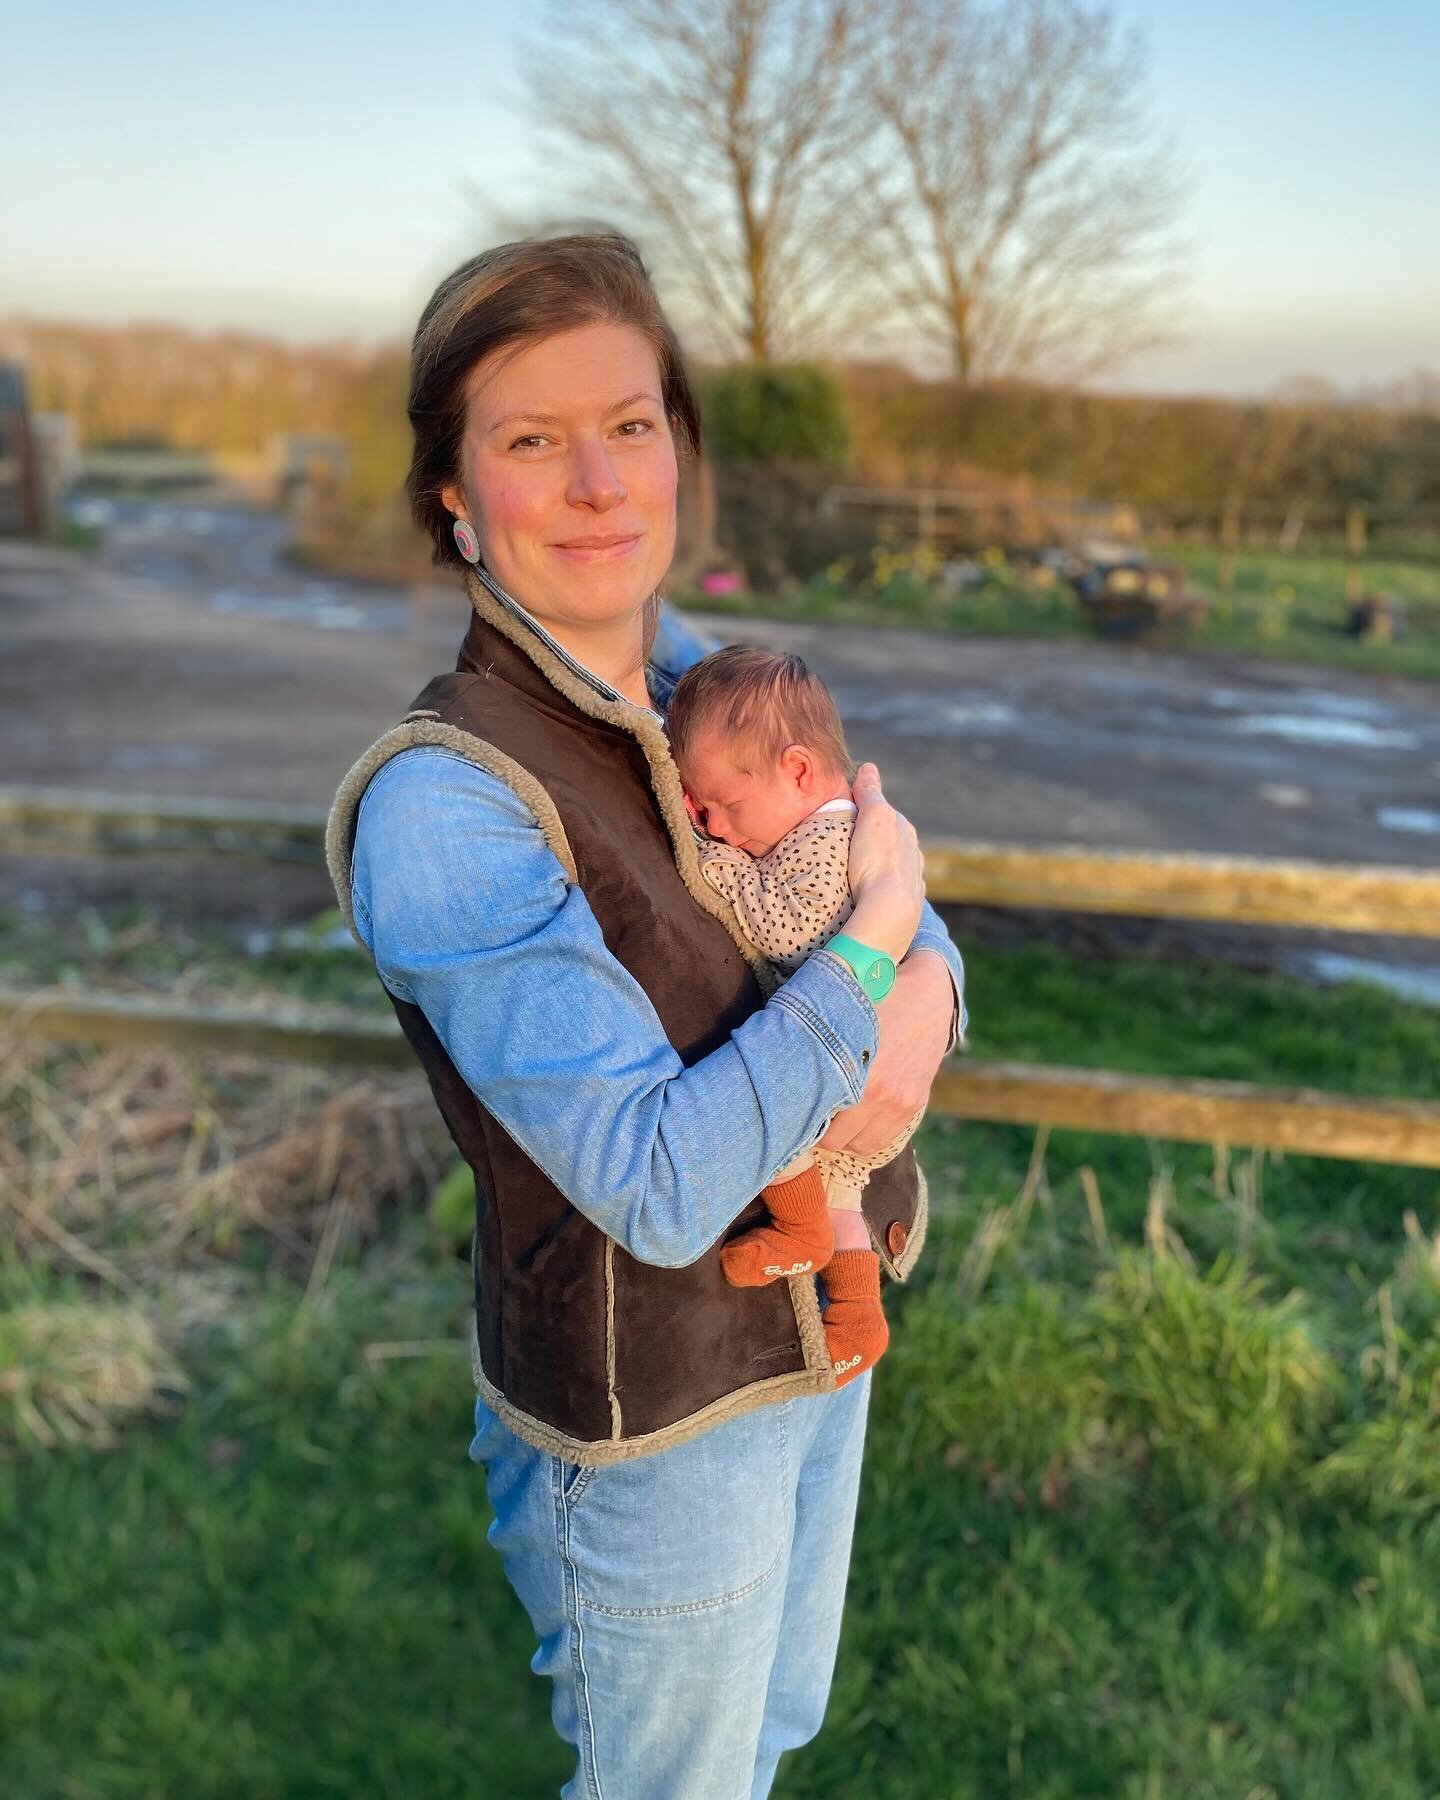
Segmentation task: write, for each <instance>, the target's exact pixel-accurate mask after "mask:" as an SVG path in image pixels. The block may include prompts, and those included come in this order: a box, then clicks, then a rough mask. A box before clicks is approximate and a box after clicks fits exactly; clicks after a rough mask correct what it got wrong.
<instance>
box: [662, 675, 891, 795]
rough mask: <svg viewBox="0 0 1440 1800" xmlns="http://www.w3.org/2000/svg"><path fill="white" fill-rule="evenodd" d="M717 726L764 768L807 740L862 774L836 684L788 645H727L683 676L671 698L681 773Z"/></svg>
mask: <svg viewBox="0 0 1440 1800" xmlns="http://www.w3.org/2000/svg"><path fill="white" fill-rule="evenodd" d="M712 724H713V725H718V726H719V727H720V728H721V729H722V730H723V731H724V732H725V733H726V734H727V736H728V737H729V738H730V739H731V741H732V744H733V745H734V746H735V750H734V754H736V755H737V756H738V755H748V756H749V757H750V758H751V759H752V760H753V764H754V766H755V767H756V768H758V769H767V770H768V769H773V768H774V766H775V765H776V763H778V762H779V760H780V757H781V753H782V752H783V751H784V750H785V749H786V748H787V746H788V745H790V744H803V745H804V746H805V748H806V749H807V750H810V751H813V752H814V754H815V755H816V756H817V757H818V758H819V759H820V760H821V761H822V762H823V763H824V764H825V765H826V767H827V769H832V770H834V771H835V773H837V774H839V775H843V776H844V777H845V779H846V780H847V781H853V780H854V779H855V764H854V763H853V762H852V761H851V759H850V752H849V751H848V750H847V749H846V748H845V731H844V727H843V726H842V725H841V723H840V714H839V713H838V712H837V710H836V707H835V702H834V701H833V700H832V699H831V698H830V690H829V689H828V688H827V687H826V686H825V683H824V682H823V681H822V680H821V679H820V677H819V676H818V675H816V674H815V673H814V672H813V671H812V670H811V669H809V668H807V667H806V665H805V663H804V661H803V660H802V659H801V658H800V657H798V656H796V655H795V654H794V652H793V651H788V650H762V649H760V648H759V647H758V646H757V645H754V644H727V645H726V647H725V648H724V649H723V650H715V651H712V653H711V654H710V655H709V656H705V657H702V658H701V659H700V661H699V662H697V663H692V664H691V666H690V667H689V668H688V669H687V670H686V671H685V673H684V674H683V675H682V676H681V677H680V680H679V681H678V682H677V684H676V687H675V692H674V694H673V695H672V696H671V699H670V708H669V711H668V713H667V715H666V729H667V731H668V733H669V737H670V751H671V754H672V755H673V756H674V758H675V761H676V764H677V765H678V766H679V768H680V769H681V771H682V773H683V771H684V768H685V759H686V756H687V755H688V753H689V752H690V750H691V749H692V748H693V747H694V744H695V740H696V739H697V737H698V736H699V735H700V733H701V732H702V731H704V730H705V729H706V728H707V727H708V726H710V725H712Z"/></svg>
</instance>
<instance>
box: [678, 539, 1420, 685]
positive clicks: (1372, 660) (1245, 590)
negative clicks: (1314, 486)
mask: <svg viewBox="0 0 1440 1800" xmlns="http://www.w3.org/2000/svg"><path fill="white" fill-rule="evenodd" d="M1148 548H1149V553H1150V555H1151V557H1152V559H1153V560H1155V561H1157V562H1176V563H1180V564H1182V565H1183V566H1184V567H1185V568H1186V569H1187V571H1188V572H1189V576H1190V583H1191V586H1192V587H1193V588H1194V589H1195V590H1196V591H1197V592H1198V593H1200V594H1204V595H1206V596H1208V597H1209V598H1210V600H1211V610H1210V614H1209V617H1208V619H1207V620H1206V621H1205V623H1204V624H1202V625H1198V626H1194V627H1182V626H1176V627H1174V628H1170V629H1167V630H1164V631H1161V632H1156V633H1154V634H1151V635H1150V636H1147V638H1146V639H1145V640H1144V641H1145V642H1147V643H1153V644H1156V645H1158V646H1163V647H1166V648H1171V649H1179V650H1199V651H1215V652H1233V653H1237V654H1242V655H1245V656H1257V657H1266V658H1274V659H1278V660H1281V661H1290V662H1313V663H1323V664H1329V665H1331V666H1334V667H1337V668H1348V669H1355V670H1360V671H1368V672H1371V673H1377V674H1392V675H1413V676H1419V677H1422V678H1426V679H1431V680H1433V679H1437V678H1440V564H1437V563H1436V562H1435V561H1434V559H1433V558H1432V559H1429V560H1426V559H1422V558H1417V559H1415V560H1407V559H1404V558H1396V559H1393V560H1388V559H1383V558H1378V557H1372V558H1368V559H1367V560H1366V562H1365V563H1364V565H1363V567H1364V583H1365V591H1366V592H1367V593H1377V594H1387V595H1390V596H1393V597H1394V598H1395V599H1396V600H1398V601H1399V602H1400V603H1401V605H1402V606H1403V607H1404V608H1405V611H1406V615H1407V624H1406V629H1405V630H1404V632H1403V633H1402V634H1401V635H1399V636H1397V638H1396V640H1395V641H1394V642H1393V643H1389V644H1381V643H1360V642H1358V641H1357V640H1356V639H1354V638H1352V637H1351V636H1349V634H1348V633H1347V631H1346V629H1345V621H1346V616H1347V611H1346V606H1345V602H1344V598H1343V596H1344V583H1345V560H1344V557H1343V556H1342V555H1340V554H1339V553H1338V552H1336V553H1323V554H1315V555H1311V554H1308V553H1306V554H1300V553H1296V554H1285V553H1282V552H1278V551H1276V552H1272V553H1267V552H1263V551H1253V550H1251V551H1240V552H1237V554H1236V557H1235V578H1234V585H1233V588H1232V590H1231V592H1230V593H1229V594H1224V593H1222V592H1221V591H1220V587H1219V579H1218V574H1219V570H1218V564H1219V556H1218V552H1216V551H1214V550H1197V549H1195V548H1193V547H1191V546H1187V545H1174V544H1163V543H1152V544H1151V545H1149V547H1148ZM933 564H934V559H933V558H927V557H925V556H924V555H919V556H917V555H915V554H912V553H907V552H902V551H885V550H877V551H876V552H875V554H874V556H872V557H871V558H870V559H869V560H868V562H866V561H865V560H863V559H862V560H861V561H858V562H854V563H848V564H837V565H836V566H835V567H834V568H833V569H832V570H831V571H830V572H829V573H827V574H826V575H823V576H818V577H816V578H815V579H814V580H813V581H811V582H809V583H806V584H800V583H797V584H795V585H794V586H793V587H791V588H790V589H788V590H787V591H786V592H784V593H782V594H777V595H760V596H757V595H735V596H733V597H726V598H716V597H702V596H700V595H691V596H688V597H687V596H681V600H682V604H686V605H690V606H693V607H694V608H696V609H697V610H699V611H709V612H722V613H732V614H737V615H744V614H753V613H756V612H762V613H764V614H765V615H766V616H775V615H779V616H782V617H788V618H807V619H832V620H834V621H836V622H837V623H843V624H853V625H883V626H891V627H893V626H896V625H908V626H910V627H913V628H917V629H923V630H929V631H956V632H960V633H970V634H973V635H983V636H998V637H1067V636H1087V637H1088V636H1091V635H1093V628H1092V626H1091V624H1090V622H1089V620H1088V619H1087V618H1086V616H1085V614H1084V612H1083V610H1082V608H1081V607H1080V605H1079V603H1078V602H1077V601H1076V600H1075V598H1074V596H1073V594H1072V593H1071V590H1070V588H1069V587H1068V586H1067V585H1066V584H1065V583H1064V582H1063V581H1055V580H1052V579H1051V578H1049V577H1048V576H1043V575H1042V576H1041V577H1040V578H1038V579H1037V577H1036V576H1035V574H1034V573H1033V572H1028V571H1027V570H1026V569H1025V568H1024V567H1023V566H1020V565H1015V566H1012V565H1011V564H1009V563H1007V562H1006V561H1005V560H1004V558H1003V557H1002V556H1001V555H1000V554H999V552H992V553H991V554H990V555H989V557H988V559H986V560H985V561H984V565H983V566H984V569H985V575H984V580H983V582H982V583H981V585H979V586H977V587H973V588H969V589H966V590H964V591H963V592H959V591H955V590H952V589H947V588H946V587H945V586H944V585H943V584H942V583H940V582H939V581H937V580H936V579H935V575H934V567H933Z"/></svg>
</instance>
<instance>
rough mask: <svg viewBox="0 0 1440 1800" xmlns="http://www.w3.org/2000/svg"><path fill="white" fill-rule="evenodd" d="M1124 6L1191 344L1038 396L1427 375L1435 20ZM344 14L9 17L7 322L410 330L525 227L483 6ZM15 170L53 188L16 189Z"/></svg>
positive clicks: (497, 28) (1433, 309) (497, 49)
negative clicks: (1166, 185) (443, 65)
mask: <svg viewBox="0 0 1440 1800" xmlns="http://www.w3.org/2000/svg"><path fill="white" fill-rule="evenodd" d="M64 10H65V9H64V8H62V14H63V12H64ZM1116 11H1117V16H1118V19H1119V21H1120V22H1121V24H1122V25H1126V26H1129V25H1135V26H1138V27H1139V28H1140V29H1141V30H1142V32H1143V33H1144V36H1145V39H1146V43H1147V47H1148V72H1149V74H1148V82H1147V88H1146V92H1147V94H1148V97H1149V102H1150V105H1149V113H1150V116H1151V118H1152V119H1154V120H1155V121H1156V122H1157V123H1158V124H1159V125H1160V126H1161V127H1162V128H1164V129H1166V130H1167V131H1168V133H1169V135H1170V137H1171V138H1172V140H1173V141H1174V143H1175V145H1176V150H1177V156H1178V158H1179V160H1180V162H1181V165H1182V169H1183V170H1184V171H1186V173H1187V181H1188V187H1187V199H1186V201H1185V203H1184V204H1183V205H1182V207H1181V210H1180V211H1179V213H1178V215H1177V227H1178V229H1179V231H1180V233H1181V234H1182V235H1183V237H1184V238H1185V239H1186V240H1187V241H1188V242H1189V243H1191V244H1192V246H1193V250H1192V254H1191V256H1190V259H1189V263H1188V265H1187V266H1188V269H1189V276H1188V280H1187V283H1186V285H1185V288H1184V290H1183V295H1182V305H1183V309H1184V311H1183V319H1184V323H1185V327H1186V337H1185V341H1184V342H1183V343H1181V344H1178V345H1173V346H1170V347H1166V348H1157V349H1152V350H1149V351H1145V352H1140V353H1137V354H1135V355H1133V356H1131V357H1130V358H1129V359H1128V360H1127V361H1126V362H1124V363H1122V364H1119V365H1116V366H1115V367H1113V368H1111V369H1109V370H1106V371H1103V372H1101V373H1099V374H1098V375H1096V376H1095V377H1094V378H1092V379H1091V380H1088V381H1084V382H1072V383H1068V384H1056V383H1053V382H1051V383H1047V384H1046V385H1070V386H1081V387H1084V388H1086V389H1088V390H1090V391H1096V392H1120V393H1137V394H1145V393H1148V394H1154V395H1156V396H1162V395H1163V396H1166V397H1175V398H1191V397H1201V396H1217V397H1229V398H1237V399H1238V398H1270V397H1272V395H1273V391H1274V390H1275V389H1276V388H1278V387H1281V386H1283V385H1285V384H1287V383H1290V382H1293V381H1296V380H1298V379H1318V380H1320V381H1323V382H1325V383H1327V384H1328V385H1329V386H1331V387H1332V388H1334V389H1336V390H1337V391H1338V392H1340V393H1341V394H1343V395H1350V394H1352V393H1354V392H1355V391H1356V390H1373V389H1376V388H1384V387H1388V386H1391V385H1393V384H1395V383H1397V382H1400V381H1404V380H1406V379H1409V378H1413V377H1414V375H1415V374H1416V373H1417V372H1418V371H1426V370H1428V371H1430V372H1431V373H1434V372H1435V371H1437V370H1440V234H1436V233H1434V232H1431V233H1429V234H1424V233H1421V232H1418V231H1416V230H1415V228H1414V222H1415V220H1416V219H1419V218H1423V217H1425V216H1428V215H1429V214H1430V213H1432V212H1433V208H1434V193H1435V192H1436V191H1437V190H1440V131H1437V130H1436V128H1435V126H1434V123H1433V117H1432V111H1431V104H1430V97H1429V94H1430V84H1429V71H1430V70H1433V68H1434V67H1435V66H1437V64H1440V9H1437V10H1435V11H1431V10H1429V9H1424V8H1422V7H1421V6H1420V5H1418V4H1417V3H1415V0H1385V3H1384V4H1382V5H1381V6H1380V7H1379V8H1375V9H1372V11H1371V13H1370V15H1369V16H1368V18H1367V19H1366V20H1356V19H1354V18H1353V17H1345V18H1341V17H1340V16H1338V14H1339V9H1335V8H1324V7H1322V8H1315V7H1313V6H1304V5H1302V4H1300V0H1279V4H1277V5H1275V6H1273V7H1272V8H1270V9H1268V10H1267V11H1266V13H1265V15H1264V16H1263V17H1261V18H1256V17H1253V16H1252V15H1251V13H1249V12H1248V11H1246V10H1243V9H1242V7H1241V5H1240V3H1239V0H1216V4H1215V5H1213V6H1212V7H1211V8H1210V9H1209V10H1208V12H1207V15H1206V17H1205V18H1204V19H1203V20H1202V19H1198V18H1196V17H1195V16H1194V15H1193V13H1192V12H1191V10H1190V9H1188V8H1182V7H1179V6H1176V5H1174V4H1170V3H1167V0H1130V3H1129V4H1125V5H1122V6H1120V7H1118V8H1117V9H1116ZM344 18H345V28H344V29H343V30H338V31H337V29H336V24H337V21H338V20H339V15H338V14H337V13H332V12H331V11H330V10H329V9H323V8H322V9H317V11H316V12H315V13H313V14H311V15H307V16H304V17H299V16H297V15H295V13H294V12H293V10H287V9H283V8H281V7H279V6H277V5H276V4H274V0H255V3H254V4H252V5H251V6H250V7H248V8H247V9H246V11H245V12H244V13H243V14H242V13H241V12H240V10H239V8H238V7H231V6H227V5H225V4H219V5H217V6H216V7H215V8H212V9H210V10H209V11H208V12H207V13H206V14H205V15H203V17H199V16H197V15H195V14H193V13H192V12H189V11H187V10H186V9H184V8H181V7H179V6H178V5H175V4H174V3H173V0H171V3H170V4H158V5H153V6H151V7H150V8H149V9H147V14H146V20H145V24H146V28H147V29H146V36H145V40H144V41H142V40H141V38H140V36H139V34H138V33H137V30H136V20H135V16H134V14H133V13H131V12H128V11H122V9H121V8H120V7H119V6H118V5H116V4H115V3H114V0H98V4H96V5H94V6H91V7H87V8H86V10H85V13H84V16H83V21H82V20H81V17H80V15H79V12H78V9H76V31H75V32H74V33H69V34H67V32H66V31H65V30H64V29H63V28H62V29H60V30H58V31H57V30H56V28H55V26H56V20H55V15H54V13H53V12H51V13H47V15H46V16H45V18H44V20H43V22H42V20H41V18H40V16H39V14H38V12H31V13H29V14H27V15H26V16H25V18H24V19H23V20H22V21H21V22H20V25H19V28H18V31H17V32H16V33H15V36H16V37H18V44H16V45H14V47H13V53H12V65H13V66H12V82H13V84H14V87H13V98H12V107H13V112H14V117H13V118H12V121H11V129H10V131H9V133H8V134H7V135H8V138H9V144H10V148H11V157H10V158H8V159H7V162H8V163H9V164H10V165H11V166H10V168H9V169H8V170H7V169H0V196H3V197H4V198H5V199H6V200H7V201H8V202H9V208H8V210H9V214H10V217H11V219H12V221H13V223H12V227H11V232H10V250H11V254H10V257H9V267H8V270H7V274H6V276H5V278H4V280H3V282H0V315H8V316H11V317H13V316H15V315H17V314H23V315H26V316H29V317H31V318H37V319H43V320H45V321H47V322H54V323H61V322H70V323H75V324H78V325H82V326H105V325H121V324H127V325H129V324H133V325H143V324H155V325H162V326H165V327H172V328H177V329H182V330H190V331H196V332H199V333H202V334H204V333H213V332H216V331H222V332H223V331H226V330H234V331H239V332H242V333H245V334H247V335H253V336H256V337H260V338H264V339H267V340H269V341H279V342H281V343H284V344H287V345H290V346H293V347H296V348H300V347H305V346H318V345H325V346H327V347H332V348H342V347H351V348H354V349H355V350H357V351H359V352H362V353H363V352H373V351H374V350H375V349H376V348H377V347H378V346H379V345H381V344H383V343H404V342H405V341H407V340H408V337H409V335H410V328H411V323H412V322H413V319H414V317H415V316H416V314H417V313H418V310H419V307H420V305H421V304H422V303H423V301H424V298H425V297H426V295H427V294H428V292H429V290H430V287H431V286H432V285H433V283H434V282H435V280H437V279H438V278H439V276H440V275H442V274H443V273H444V272H445V271H446V269H448V268H450V267H452V266H453V265H454V264H455V263H457V262H459V261H460V260H462V258H463V257H464V256H465V255H467V254H469V253H471V251H473V248H474V246H475V243H476V241H477V237H478V238H480V239H482V240H483V241H493V240H494V239H495V238H496V237H497V236H498V235H504V233H503V232H497V231H496V230H495V229H494V228H493V223H492V226H491V227H489V228H487V227H484V226H482V225H481V223H480V214H481V210H482V209H483V208H486V207H488V208H490V209H491V210H490V213H489V217H490V218H491V220H492V221H493V219H494V217H495V210H494V209H495V207H496V204H497V197H499V196H503V197H504V201H505V203H506V204H507V205H508V206H510V207H512V208H514V209H516V210H519V211H526V210H528V212H529V213H530V214H531V215H532V216H535V215H537V214H541V213H542V212H543V210H544V209H545V207H546V206H547V205H548V206H550V207H552V208H553V207H554V206H555V205H557V204H558V203H559V201H560V198H561V196H560V194H559V193H558V192H557V191H556V190H555V188H554V186H553V184H548V178H547V175H546V170H545V167H544V163H543V158H542V157H541V156H540V153H539V147H538V143H537V138H536V134H535V132H534V131H533V130H531V129H529V127H528V126H527V122H526V118H525V108H524V102H523V100H522V99H521V98H520V96H519V85H518V76H517V73H516V51H517V45H518V36H517V33H516V31H515V30H514V28H513V27H512V26H511V24H510V22H509V20H508V19H507V18H506V17H505V16H504V14H503V12H502V9H501V8H500V6H499V5H498V3H497V0H480V3H478V4H474V5H472V6H470V7H469V8H467V9H463V10H462V9H460V8H458V7H454V6H451V5H449V4H447V3H446V0H440V3H439V4H438V5H437V7H436V8H434V9H432V12H431V14H430V15H429V18H430V21H431V24H430V29H429V31H427V34H426V38H425V41H424V42H418V41H416V39H415V37H414V36H413V34H412V35H411V36H408V37H407V36H406V35H404V31H403V21H402V19H401V16H400V15H397V14H395V13H393V12H392V10H391V9H389V8H386V7H384V6H383V5H375V4H371V5H369V6H362V7H361V8H360V9H358V11H356V10H352V11H351V12H349V13H347V14H346V15H345V16H344ZM437 42H443V43H444V44H446V45H447V46H448V47H450V49H451V50H452V52H453V66H454V67H455V68H456V69H458V70H459V71H460V76H461V82H460V84H459V85H458V87H457V91H458V92H459V93H460V94H461V96H462V97H463V96H464V94H465V93H466V92H467V90H466V89H465V87H464V86H463V78H464V75H465V73H466V72H467V71H470V70H473V69H479V70H483V77H480V76H477V77H475V78H474V87H473V92H474V94H475V96H476V102H477V104H476V105H474V107H473V108H472V107H471V106H470V105H467V104H463V103H462V104H460V105H458V106H456V105H452V104H449V100H450V99H451V97H450V96H447V95H446V94H444V93H437V92H436V88H435V74H434V69H435V59H434V56H433V47H434V44H435V43H437ZM76 43H82V44H83V45H84V46H85V50H86V54H85V55H84V56H82V57H81V58H80V59H79V60H78V61H77V59H76V57H75V54H74V47H75V44H76ZM221 66H223V67H224V68H225V71H226V80H225V81H224V83H218V82H217V81H216V80H215V70H216V69H217V68H218V67H221ZM57 94H63V95H65V96H66V101H67V103H68V104H65V105H57V104H56V99H55V96H56V95H57ZM378 96H383V100H381V99H378V98H377V97H378ZM367 97H368V98H367ZM472 110H473V111H474V112H475V113H477V114H479V116H480V121H481V122H479V123H472V122H471V119H470V117H469V115H470V113H471V112H472ZM182 147H183V155H181V154H177V152H178V151H180V150H181V148H182ZM22 167H23V168H25V169H26V170H27V171H34V170H39V171H43V174H44V180H43V181H42V180H35V179H32V180H30V181H29V182H28V183H25V182H22V181H21V180H20V179H19V170H20V168H22ZM97 170H100V171H103V174H102V175H101V176H98V177H97V175H96V171H97ZM97 185H98V192H97Z"/></svg>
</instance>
